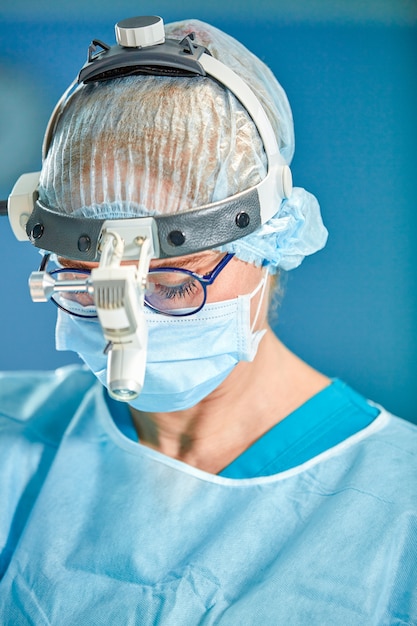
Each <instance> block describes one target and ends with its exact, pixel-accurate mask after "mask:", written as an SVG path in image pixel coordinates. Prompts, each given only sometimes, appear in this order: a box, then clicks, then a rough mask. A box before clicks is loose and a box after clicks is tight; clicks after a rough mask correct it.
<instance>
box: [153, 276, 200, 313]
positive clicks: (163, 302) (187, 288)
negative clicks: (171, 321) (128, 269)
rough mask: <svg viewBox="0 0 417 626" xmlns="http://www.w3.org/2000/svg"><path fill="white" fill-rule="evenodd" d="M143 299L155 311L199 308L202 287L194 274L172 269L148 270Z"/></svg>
mask: <svg viewBox="0 0 417 626" xmlns="http://www.w3.org/2000/svg"><path fill="white" fill-rule="evenodd" d="M145 301H146V302H147V303H148V304H149V305H150V306H151V307H152V308H154V309H156V310H157V311H163V312H169V311H172V310H175V309H188V308H195V309H196V308H199V307H200V306H201V304H202V302H203V301H204V288H203V286H202V284H201V283H200V282H199V280H197V279H196V278H195V277H194V276H192V275H190V274H187V273H186V272H182V271H181V270H174V271H168V272H150V273H149V274H148V284H147V288H146V293H145Z"/></svg>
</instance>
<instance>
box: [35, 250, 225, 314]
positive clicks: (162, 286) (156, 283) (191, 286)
mask: <svg viewBox="0 0 417 626" xmlns="http://www.w3.org/2000/svg"><path fill="white" fill-rule="evenodd" d="M233 256H234V254H229V253H227V254H226V255H225V256H224V257H223V258H222V259H221V260H220V261H219V263H218V264H217V265H216V267H215V268H214V269H212V270H211V272H208V273H207V274H204V275H200V274H197V273H196V272H192V271H190V270H186V269H181V268H178V267H160V268H157V269H150V270H149V272H148V276H147V283H146V288H145V305H146V306H147V307H148V308H150V309H152V310H153V311H156V312H157V313H161V314H162V315H172V316H176V317H185V316H187V315H193V314H194V313H197V312H198V311H200V310H201V309H202V308H203V306H204V305H205V303H206V299H207V287H208V286H209V285H212V284H213V282H214V281H215V279H216V278H217V276H218V275H219V274H220V272H221V271H222V270H223V269H224V268H225V267H226V265H227V264H228V263H229V261H230V260H231V259H232V258H233ZM48 261H49V254H46V255H45V256H44V258H43V259H42V263H41V265H40V268H39V271H46V267H47V264H48ZM48 274H49V275H50V276H51V277H52V279H53V280H54V282H55V284H56V287H57V289H56V290H55V292H54V293H53V295H52V296H51V300H52V302H53V303H54V304H56V306H58V307H59V308H60V309H62V310H63V311H65V312H66V313H70V314H71V315H75V316H76V317H87V318H95V317H97V310H96V307H95V303H94V297H93V295H92V292H93V290H94V287H93V286H92V283H91V286H92V289H91V290H89V292H86V290H85V284H86V281H87V283H88V281H89V279H90V275H91V271H90V270H86V269H77V268H69V267H63V268H59V269H55V270H53V271H52V272H48ZM63 281H71V282H72V284H73V283H74V281H80V287H81V284H82V285H83V286H84V288H83V290H80V291H77V290H76V288H75V289H74V287H72V289H71V291H66V290H65V288H64V289H63V291H59V283H63Z"/></svg>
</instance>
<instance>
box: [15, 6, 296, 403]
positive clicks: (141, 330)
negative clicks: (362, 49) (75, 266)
mask: <svg viewBox="0 0 417 626" xmlns="http://www.w3.org/2000/svg"><path fill="white" fill-rule="evenodd" d="M115 30H116V39H117V44H116V45H114V46H109V45H107V44H105V43H103V42H101V41H99V40H93V42H92V43H91V45H90V47H89V49H88V58H87V62H86V64H85V65H84V66H83V67H82V69H81V71H80V72H79V75H78V78H77V80H76V81H74V83H72V84H71V85H70V86H69V87H68V89H67V90H66V92H65V93H64V94H63V95H62V97H61V98H60V100H59V101H58V103H57V105H56V107H55V109H54V111H53V113H52V116H51V119H50V121H49V123H48V126H47V129H46V133H45V138H44V145H43V155H44V157H45V156H46V154H47V152H48V149H49V145H50V142H51V139H52V137H53V134H54V130H55V128H56V124H57V122H58V120H59V117H60V115H61V113H62V111H63V107H64V104H65V102H66V100H67V98H68V97H69V95H70V94H71V92H72V91H73V90H74V89H75V88H76V87H77V84H82V83H95V82H100V81H111V80H112V79H115V78H120V77H124V76H131V75H153V76H155V75H156V76H171V77H172V76H174V77H175V76H187V77H191V78H192V77H201V76H207V77H210V78H212V79H213V80H215V81H217V82H218V83H220V84H221V85H222V86H223V87H225V88H227V89H229V90H230V91H231V92H232V93H233V94H234V95H235V96H236V98H237V99H238V100H239V101H240V102H241V104H242V105H243V106H244V107H245V109H246V110H247V112H248V113H249V115H250V117H251V118H252V120H253V122H254V124H255V126H256V128H257V130H258V132H259V135H260V137H261V139H262V142H263V146H264V149H265V154H266V158H267V164H268V165H267V175H266V176H265V178H264V179H263V180H262V181H261V182H260V183H258V184H257V185H255V186H253V187H251V188H249V189H247V190H245V191H243V192H240V193H237V194H235V195H232V196H230V197H228V198H226V199H224V200H221V201H218V202H213V203H210V204H206V205H204V206H198V207H188V208H187V210H185V211H182V212H179V213H175V214H168V215H155V216H153V217H137V218H125V219H117V220H106V219H87V218H84V217H73V216H72V215H64V214H60V212H59V211H58V210H57V207H52V206H46V205H45V204H43V203H42V202H41V201H40V200H39V197H38V193H37V187H38V183H39V173H38V172H35V173H31V174H24V175H22V176H21V177H20V178H19V179H18V181H17V183H16V184H15V186H14V188H13V190H12V192H11V194H10V196H9V199H8V214H9V219H10V224H11V227H12V229H13V232H14V234H15V236H16V237H17V239H19V240H30V241H31V242H32V244H33V245H34V246H36V247H37V248H41V249H44V250H48V251H50V252H55V253H56V254H58V255H60V256H62V257H66V258H68V259H75V260H79V261H87V262H91V261H99V267H98V268H96V269H94V270H93V271H92V273H91V277H90V278H89V279H88V281H86V285H85V288H86V290H89V293H92V294H93V297H94V301H95V305H96V308H97V312H98V317H99V321H100V323H101V326H102V329H103V333H104V335H105V337H106V338H107V340H108V342H109V344H108V345H109V351H108V355H109V360H108V388H109V390H110V392H111V393H112V394H113V395H114V396H115V397H117V398H118V399H122V400H130V399H132V398H133V397H135V396H136V395H137V394H138V393H140V389H141V387H142V383H143V378H144V371H145V362H146V336H147V334H146V323H145V319H144V311H143V302H144V285H145V280H146V275H147V272H148V269H149V263H150V259H151V258H169V257H175V256H182V255H186V254H190V253H195V252H199V251H201V250H207V249H210V248H216V247H219V246H221V245H224V244H226V243H229V242H231V241H235V240H236V239H240V238H241V237H244V236H246V235H248V234H250V233H252V232H254V231H255V230H256V229H257V228H258V227H260V226H261V225H262V224H264V223H265V222H267V221H268V220H269V219H270V218H272V217H273V215H274V214H275V213H276V210H277V206H279V205H280V202H281V201H282V200H283V199H284V198H286V197H288V196H289V195H290V194H291V191H292V179H291V172H290V169H289V167H288V165H287V164H286V162H285V160H284V159H283V157H282V156H281V154H280V151H279V147H278V143H277V139H276V137H275V134H274V131H273V128H272V126H271V123H270V121H269V119H268V116H267V114H266V112H265V110H264V108H263V106H262V104H261V102H260V101H259V99H258V98H257V96H256V95H255V93H254V92H253V91H252V89H251V88H250V86H249V85H248V84H246V82H245V81H243V80H242V79H241V78H240V77H239V76H238V75H237V74H236V73H235V72H234V71H233V70H231V69H230V68H229V67H228V66H227V65H226V64H224V63H223V62H221V61H219V60H217V59H215V58H214V57H213V56H212V55H211V54H210V52H209V51H208V50H207V49H206V48H205V47H203V46H201V45H199V44H198V43H197V42H196V41H195V38H194V35H193V34H190V35H188V36H186V37H185V38H183V39H182V40H181V41H179V40H176V39H166V38H165V31H164V25H163V21H162V19H161V18H160V17H155V16H151V17H135V18H131V19H128V20H124V21H122V22H119V23H118V24H117V25H116V27H115ZM284 219H285V218H284ZM122 260H137V264H135V265H130V266H126V265H121V261H122ZM70 289H71V286H70V285H68V290H69V291H70ZM31 293H32V296H33V298H34V299H35V300H38V301H39V300H45V299H48V297H50V294H51V285H50V284H49V283H48V281H47V280H46V279H45V277H43V276H41V275H40V273H39V272H38V273H36V275H34V276H32V278H31Z"/></svg>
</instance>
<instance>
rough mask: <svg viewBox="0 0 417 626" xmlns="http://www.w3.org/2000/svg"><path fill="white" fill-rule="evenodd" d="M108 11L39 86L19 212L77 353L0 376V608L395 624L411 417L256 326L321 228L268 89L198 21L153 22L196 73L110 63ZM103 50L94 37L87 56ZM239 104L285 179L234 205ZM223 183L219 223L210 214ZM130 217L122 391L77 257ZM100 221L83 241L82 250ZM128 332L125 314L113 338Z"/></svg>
mask: <svg viewBox="0 0 417 626" xmlns="http://www.w3.org/2000/svg"><path fill="white" fill-rule="evenodd" d="M131 25H132V24H127V25H126V24H125V25H124V26H126V28H125V30H126V31H129V28H130V26H131ZM133 30H134V29H133ZM122 31H123V28H121V31H120V32H119V35H118V36H119V37H120V38H121V39H120V41H121V43H120V42H119V44H118V45H119V48H120V49H119V50H118V53H117V54H119V53H120V56H119V57H118V56H117V54H116V53H115V54H114V57H115V58H116V57H117V58H116V61H115V67H116V69H114V67H113V66H112V65H111V63H113V61H112V58H113V57H111V58H110V57H109V58H110V61H111V63H110V65H109V66H108V67H107V66H106V68H105V69H103V71H102V75H100V76H99V75H98V74H97V70H94V71H95V72H96V73H95V74H93V77H92V78H90V79H85V80H83V81H80V84H79V86H78V87H77V88H76V89H75V90H73V91H72V92H71V94H70V95H69V96H66V97H65V98H64V100H63V101H62V102H61V103H60V106H59V112H58V114H56V115H55V117H54V118H53V123H51V124H50V126H49V129H48V132H47V137H46V140H45V155H44V161H43V167H42V172H41V174H40V179H39V178H38V181H39V184H38V187H37V198H38V201H37V202H36V203H35V204H36V206H35V209H34V212H35V213H36V211H37V213H36V215H35V213H34V215H35V217H33V216H32V217H31V218H30V220H29V222H28V224H29V226H28V228H27V232H28V234H29V236H30V238H31V240H32V242H33V243H34V244H35V245H37V246H38V247H39V248H42V249H43V250H44V251H45V250H46V251H47V252H48V254H45V256H44V260H43V261H42V268H41V269H42V272H43V274H42V276H43V281H44V282H43V285H45V284H46V283H45V280H46V278H47V279H48V280H50V281H51V284H53V285H54V288H53V289H54V291H53V295H52V300H53V301H54V302H55V303H56V304H57V305H58V321H57V327H56V344H57V348H58V349H59V350H73V351H75V352H77V353H78V354H79V355H80V357H81V359H82V360H83V361H84V363H85V364H83V365H80V366H69V367H65V368H62V369H59V370H58V371H54V372H49V373H45V372H38V373H27V372H25V373H21V374H16V373H15V374H12V373H9V374H3V375H2V377H1V391H0V432H1V435H0V447H1V454H0V464H1V472H0V493H1V499H0V502H1V507H0V616H1V623H2V624H7V625H12V624H13V625H26V624H35V625H37V626H38V625H39V626H40V625H42V626H46V625H52V624H53V625H59V626H66V625H68V626H73V625H74V624H91V625H93V624H94V625H98V624H106V625H107V624H108V625H114V624H117V625H119V624H120V625H121V624H123V625H128V624H129V625H134V624H138V625H140V626H151V625H155V624H163V625H166V626H168V625H170V626H197V624H198V625H203V624H204V625H214V624H216V625H217V624H219V625H223V624H225V625H226V624H227V625H232V626H235V625H237V624H242V625H248V626H249V625H250V626H255V625H256V626H257V625H260V624H262V625H264V624H266V625H271V626H272V625H276V624H291V625H294V626H295V625H303V626H304V625H305V624H314V625H323V624H326V625H327V624H328V625H334V624H340V625H350V626H353V625H358V626H359V625H360V626H363V625H365V624H366V625H371V624H375V625H382V624H386V625H388V624H416V623H417V566H416V553H417V517H416V513H417V507H416V479H417V458H416V456H417V455H416V442H417V431H416V428H415V427H414V426H413V425H411V424H409V423H407V422H405V421H403V420H401V419H399V418H396V417H393V416H391V415H389V414H388V413H387V412H386V411H385V410H384V409H383V408H381V407H379V406H377V405H375V404H374V403H372V402H369V401H367V400H366V399H365V398H363V397H361V396H360V395H359V394H358V393H356V392H355V391H353V390H352V389H350V388H349V387H348V386H347V385H346V384H344V383H343V382H342V381H340V380H338V379H329V378H328V377H327V376H326V375H324V374H322V373H320V372H318V371H315V370H314V369H312V368H311V367H310V366H309V365H307V364H306V363H304V362H303V361H301V360H300V359H299V358H298V357H297V356H295V355H294V354H292V353H291V352H290V351H289V350H288V349H287V348H286V347H285V346H284V345H283V344H282V343H281V341H280V340H279V339H278V338H277V337H276V336H275V335H274V333H273V331H272V330H271V328H270V326H269V325H268V307H269V303H270V300H271V294H272V292H273V290H274V289H275V290H277V289H278V290H279V288H280V287H279V282H280V273H281V272H282V271H286V270H291V269H292V268H294V267H296V266H297V265H299V264H300V263H301V261H302V260H303V258H304V257H305V256H306V255H309V254H311V253H313V252H316V251H317V250H319V249H320V248H322V247H323V246H324V245H325V242H326V237H327V231H326V229H325V227H324V226H323V224H322V221H321V217H320V211H319V207H318V203H317V201H316V199H315V198H314V196H312V195H311V194H309V193H308V192H307V191H305V190H304V189H302V188H297V187H295V188H292V187H291V182H290V181H289V178H288V167H287V166H288V165H289V163H290V161H291V158H292V155H293V151H294V136H293V126H292V117H291V111H290V108H289V105H288V102H287V99H286V96H285V93H284V91H283V90H282V88H281V86H280V85H279V84H278V82H277V81H276V79H275V78H274V76H273V75H272V74H271V72H270V71H269V70H268V68H267V67H266V66H265V65H264V64H263V63H262V62H261V61H260V60H259V59H258V58H256V57H255V56H253V55H252V54H251V53H250V52H249V51H248V50H247V49H245V48H244V47H243V46H242V45H241V44H240V43H239V42H237V41H235V40H234V39H232V38H231V37H229V36H228V35H226V34H225V33H223V32H221V31H219V30H217V29H216V28H214V27H211V26H209V25H207V24H205V23H202V22H199V21H187V22H181V23H174V24H169V25H166V26H165V35H166V37H167V39H172V40H175V42H176V44H175V45H177V44H178V42H179V41H181V42H182V43H181V45H182V51H184V50H186V49H187V47H188V52H187V53H186V54H185V56H187V54H188V56H190V55H193V54H194V52H195V50H197V48H196V46H204V47H205V48H206V49H207V50H208V51H209V53H210V54H211V55H212V56H211V57H210V54H209V53H208V52H207V53H206V54H205V55H204V56H203V57H201V59H200V60H201V61H202V62H203V61H204V63H207V66H206V69H207V71H206V73H205V75H204V74H202V75H199V76H195V75H191V74H189V73H187V71H178V72H177V73H175V72H174V73H168V72H165V73H164V72H161V71H158V70H155V65H157V61H158V58H159V57H158V55H156V58H155V59H153V60H152V59H151V61H149V60H147V62H146V63H147V70H146V72H147V73H144V71H141V72H137V71H133V70H131V69H130V70H129V71H127V72H126V71H124V70H123V71H122V70H120V67H119V65H118V63H119V61H118V60H117V59H121V56H122V54H125V55H127V54H128V53H127V52H126V48H129V46H131V47H132V44H131V43H129V42H127V43H126V42H125V41H124V40H123V36H124V34H125V33H124V32H122ZM190 33H194V36H190V37H187V36H188V35H190ZM153 36H154V35H152V37H153ZM193 37H194V38H193ZM184 38H185V39H184ZM152 42H153V43H152V46H153V45H154V44H155V46H154V47H155V48H156V49H157V50H162V48H160V49H158V48H157V46H158V45H162V44H161V43H159V44H158V43H155V40H152ZM163 45H165V44H163ZM135 46H136V48H137V49H138V44H137V42H135V43H134V45H133V47H135ZM152 46H151V47H152ZM143 47H144V48H146V45H144V46H143ZM164 49H165V48H164ZM111 50H112V49H111ZM108 52H109V50H108V47H107V46H106V45H102V44H101V42H94V44H93V46H92V48H90V58H89V63H90V65H91V66H95V67H97V65H98V62H100V63H101V61H102V59H105V58H107V57H108V56H109V55H107V53H108ZM128 52H129V51H128ZM112 54H113V53H112ZM129 54H130V52H129ZM158 54H162V53H158ZM110 56H111V55H110ZM157 57H158V58H157ZM187 58H188V57H187ZM207 58H208V60H207ZM211 58H212V59H214V60H215V61H214V65H213V63H212V62H211V61H210V59H211ZM216 60H218V61H220V62H222V63H223V64H224V66H225V67H226V69H227V68H229V69H230V70H232V71H233V72H234V74H235V75H237V77H239V79H241V80H242V81H243V82H244V83H245V85H246V86H249V87H250V90H251V94H252V95H253V94H256V96H254V97H255V99H257V100H256V102H258V104H259V103H260V104H259V107H258V108H260V109H262V111H261V112H260V113H259V112H258V113H257V112H256V111H254V110H253V107H252V105H251V103H250V100H251V98H252V96H248V92H247V90H246V91H245V87H242V88H241V87H239V84H240V83H239V80H237V83H236V84H237V86H235V82H233V81H234V80H235V79H234V78H233V79H232V78H230V77H229V75H228V74H227V71H226V70H224V71H223V69H222V70H221V72H220V73H217V74H216V72H217V70H216V67H217V65H216ZM103 62H104V61H103ZM87 65H88V64H87ZM90 65H88V68H89V67H90ZM109 67H110V69H109ZM106 72H107V73H106ZM130 74H132V75H130ZM222 77H224V78H222ZM225 83H227V85H228V86H227V85H226V86H225ZM242 89H243V91H242ZM239 90H241V91H240V93H241V97H239V96H237V95H236V93H239ZM251 107H252V108H251ZM249 111H251V113H249ZM263 115H266V118H267V120H268V124H269V125H270V126H272V129H273V134H274V141H276V142H277V143H278V146H279V153H278V157H279V158H278V157H276V158H278V170H279V171H280V172H281V175H282V177H283V179H285V180H284V183H283V185H282V188H283V191H282V193H281V195H280V196H278V197H277V198H275V197H274V193H273V192H271V191H270V190H269V188H267V191H266V192H265V191H264V190H263V191H262V193H261V192H259V197H260V198H261V196H262V198H261V200H260V202H259V203H260V204H261V205H262V207H263V209H262V211H263V210H264V208H265V207H266V210H267V213H268V211H269V215H268V216H267V217H268V219H264V218H263V217H261V218H260V219H259V222H258V223H256V215H257V214H256V210H257V207H258V204H259V203H257V202H256V200H255V201H254V200H253V194H252V195H251V196H250V197H249V196H248V195H247V194H245V192H246V191H247V190H251V189H253V188H255V187H256V186H258V185H259V184H260V183H262V181H263V180H265V179H266V177H267V173H268V171H269V169H270V168H271V161H272V159H273V155H272V152H273V150H272V148H271V147H268V146H266V145H265V143H266V141H268V137H267V135H268V132H266V131H265V128H264V127H265V125H263V122H262V119H263V118H262V116H263ZM261 118H262V119H261ZM262 125H263V126H262ZM261 127H262V128H261ZM32 196H33V194H32ZM248 198H249V200H248ZM231 199H232V200H231ZM235 206H238V207H239V210H238V212H237V214H236V217H235V218H234V226H235V231H233V233H234V234H233V233H232V231H231V230H228V228H229V227H227V228H226V227H224V223H225V221H224V219H223V218H224V216H225V215H226V214H228V211H232V210H235ZM207 207H209V208H207ZM194 209H196V210H194ZM132 218H148V219H145V220H142V221H141V222H140V223H141V224H142V223H143V224H145V225H147V227H148V226H149V224H151V226H149V228H150V229H151V232H152V233H154V230H155V224H157V226H156V227H157V229H158V233H159V235H161V233H165V234H166V233H168V235H167V237H166V238H165V239H164V237H162V236H159V243H160V246H159V251H158V250H157V248H158V246H157V244H156V243H155V241H156V240H157V238H155V237H154V239H153V248H151V249H150V251H149V249H148V252H147V255H148V265H146V251H145V252H144V260H143V259H142V261H143V262H142V261H141V262H140V263H141V267H142V269H143V267H145V279H144V281H143V285H142V287H141V288H142V291H143V293H144V307H142V304H141V301H140V298H139V297H137V300H135V297H136V295H134V297H133V299H131V300H130V304H131V305H132V302H133V305H132V306H131V309H129V310H128V307H127V305H126V307H125V309H123V311H125V313H126V316H127V319H128V321H127V322H126V324H128V325H129V324H130V321H129V320H130V318H129V315H132V316H133V318H132V319H136V318H135V314H136V313H137V311H140V310H141V311H142V312H141V315H142V317H140V316H139V318H137V319H139V321H138V324H139V325H140V324H142V323H143V324H144V325H145V326H146V329H147V330H146V333H147V335H146V336H147V349H146V365H145V374H144V376H145V378H144V382H143V388H142V389H141V391H140V393H139V394H138V395H137V394H136V393H133V392H132V393H131V395H129V393H130V392H131V391H132V390H131V389H130V388H129V385H127V386H126V389H120V385H119V388H118V385H117V380H116V379H117V376H116V378H115V377H114V376H113V377H112V376H109V368H110V360H109V352H110V353H114V355H116V356H117V350H116V348H115V341H116V340H115V339H114V338H112V337H113V335H112V334H111V333H112V332H113V331H112V328H109V326H111V324H112V323H113V321H114V319H113V317H112V313H111V312H110V313H109V312H108V311H109V310H110V309H111V307H110V309H106V302H107V301H106V300H105V298H106V297H107V296H106V295H105V293H107V292H105V291H103V292H102V291H101V287H100V281H99V278H100V274H99V273H97V272H98V271H99V270H100V271H101V270H102V271H104V272H107V274H106V277H107V278H106V280H109V276H110V279H111V280H116V278H114V276H116V274H114V275H113V274H112V273H111V272H113V270H114V271H115V272H116V273H117V271H119V270H120V271H121V270H123V271H124V270H126V268H133V270H132V271H135V270H136V269H137V267H138V262H137V260H133V259H132V258H129V255H128V254H126V253H125V251H123V245H124V244H126V241H127V240H128V236H127V235H126V236H125V235H124V234H123V233H125V232H127V231H123V227H124V226H123V225H124V224H127V223H130V222H129V219H132ZM150 218H152V219H150ZM153 218H155V219H153ZM165 218H166V219H167V221H166V222H164V219H165ZM48 220H50V221H48ZM158 220H159V221H158ZM181 220H182V221H181ZM254 221H255V226H256V227H254V228H252V229H251V230H249V231H248V234H245V229H247V228H249V229H250V228H251V224H253V223H254ZM104 222H105V225H106V228H105V229H104V230H101V231H100V232H101V236H102V237H103V233H105V236H104V237H103V239H102V240H101V241H103V240H104V244H103V243H102V244H101V245H102V247H101V257H100V255H98V256H94V255H93V256H88V254H89V253H90V251H91V245H90V244H91V241H92V240H93V239H94V236H95V235H94V232H96V231H94V228H93V227H91V224H93V226H94V225H95V224H96V225H97V224H99V228H101V226H102V225H103V223H104ZM112 225H113V226H114V228H113V229H112ZM89 228H90V229H91V228H92V229H93V230H91V231H90V230H88V229H89ZM225 228H226V230H227V232H226V234H225V235H223V230H225ZM230 228H231V227H230ZM74 229H75V230H76V229H78V231H77V233H78V234H77V239H76V245H72V243H71V241H70V239H71V236H72V232H73V230H74ZM83 229H84V230H83ZM152 229H154V230H152ZM164 229H165V230H164ZM93 231H94V232H93ZM237 231H239V232H237ZM241 231H242V232H241ZM74 232H75V231H74ZM91 233H92V234H91ZM106 233H107V234H106ZM120 233H122V234H120ZM231 233H232V234H231ZM152 237H153V235H152ZM152 237H151V239H152ZM145 239H146V237H145V238H141V239H140V242H139V244H138V246H139V245H141V246H142V247H141V251H143V250H144V249H145V248H144V244H143V241H144V240H145ZM136 240H138V238H136ZM166 240H167V241H168V242H169V244H170V246H171V248H170V249H169V250H168V248H166V247H165V248H164V245H165V244H164V243H163V241H166ZM188 241H191V242H194V243H192V245H191V246H190V247H188V248H187V242H188ZM196 242H197V243H196ZM126 245H127V244H126ZM120 246H121V248H122V252H120V251H119V252H118V251H117V250H118V247H120ZM184 246H185V247H184ZM177 249H178V251H177ZM167 250H168V251H167ZM170 250H171V251H170ZM49 252H51V253H52V254H51V255H49ZM83 255H85V256H83ZM103 259H105V260H106V262H104V261H103ZM120 261H121V262H120ZM106 263H107V264H106ZM140 263H139V265H140ZM110 270H111V271H110ZM127 271H130V270H129V269H128V270H127ZM109 272H110V273H109ZM45 277H46V278H45ZM60 281H61V287H62V291H59V289H58V287H57V285H59V284H60ZM77 281H78V283H77ZM75 283H77V284H79V285H82V286H83V287H82V288H81V287H80V289H79V290H78V291H77V290H74V289H73V291H71V290H70V289H71V287H70V285H71V284H75ZM48 284H49V283H48ZM108 284H110V285H113V284H114V283H113V282H111V281H110V283H107V285H108ZM64 287H65V288H64ZM45 289H46V290H47V288H45ZM138 289H139V288H138ZM139 292H140V289H139ZM100 294H101V295H100ZM103 294H104V295H103ZM102 298H103V299H102ZM115 302H116V300H112V303H113V304H114V307H115V308H117V306H118V304H117V302H116V303H115ZM135 307H136V308H135ZM101 309H102V311H101V313H103V311H104V314H106V315H107V314H108V317H105V316H104V317H103V316H102V315H101V313H100V310H101ZM142 309H143V310H142ZM104 314H103V315H104ZM106 320H107V321H106ZM119 326H120V324H119ZM119 331H120V328H119ZM132 332H133V331H132ZM135 332H136V331H135ZM144 336H145V335H141V334H140V333H139V335H137V334H136V335H134V334H133V335H132V337H133V339H132V337H130V339H129V341H132V342H133V343H132V344H129V346H130V345H133V349H132V350H133V352H132V354H136V353H139V352H138V351H139V347H140V346H142V347H143V345H145V343H146V342H145V340H144V338H143V337H144ZM118 337H119V338H120V337H123V332H122V331H120V333H119V335H118ZM122 341H123V340H122ZM135 341H136V342H137V343H135ZM141 342H142V343H141ZM144 342H145V343H144ZM138 346H139V347H138ZM124 347H126V346H124ZM123 349H124V348H123ZM129 349H130V348H129ZM135 350H136V352H135ZM121 353H123V350H122V351H121ZM142 353H143V350H142ZM123 354H124V353H123ZM126 354H127V353H126ZM129 354H130V352H129ZM114 355H113V356H114ZM138 363H139V362H138ZM112 367H113V365H112ZM137 367H138V368H140V364H138V365H137ZM133 370H134V373H136V371H135V368H133ZM113 383H114V385H113V386H112V384H113ZM141 384H142V383H141ZM141 384H140V386H141ZM131 386H132V385H131ZM133 386H134V385H133ZM123 393H126V394H128V395H127V397H128V399H130V400H129V402H121V401H119V400H120V396H121V395H123ZM122 399H123V398H122Z"/></svg>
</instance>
